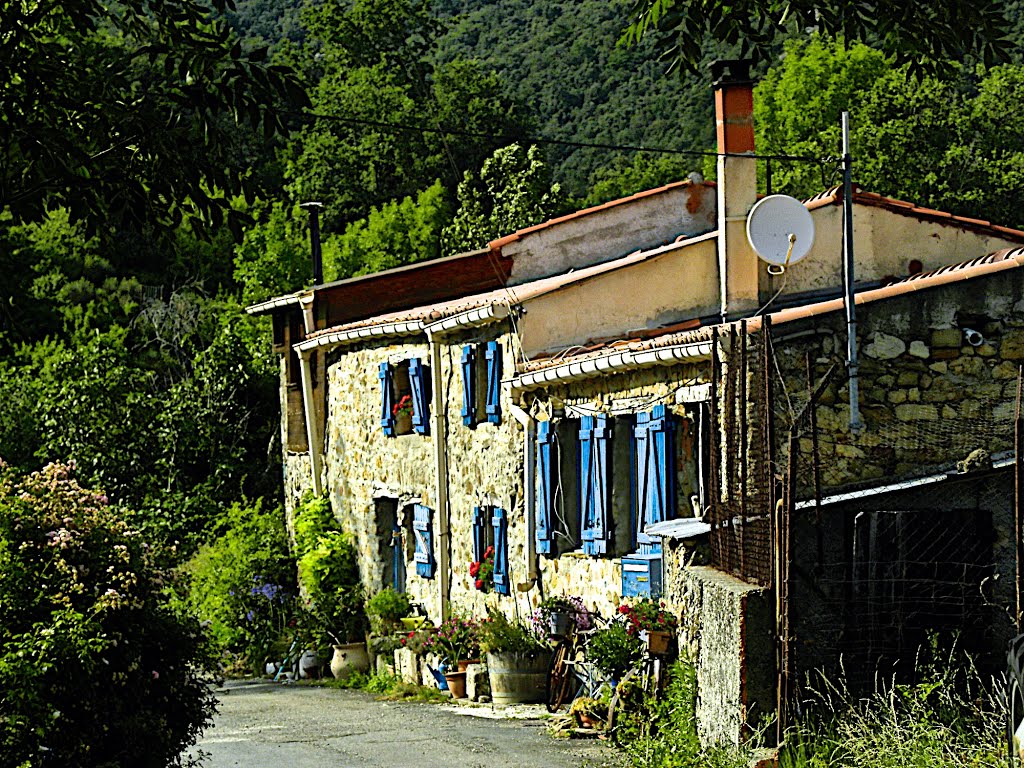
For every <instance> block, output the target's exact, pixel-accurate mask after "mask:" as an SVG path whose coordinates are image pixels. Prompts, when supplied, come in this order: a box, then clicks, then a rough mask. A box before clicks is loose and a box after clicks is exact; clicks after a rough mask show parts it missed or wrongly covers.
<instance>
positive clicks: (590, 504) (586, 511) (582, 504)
mask: <svg viewBox="0 0 1024 768" xmlns="http://www.w3.org/2000/svg"><path fill="white" fill-rule="evenodd" d="M593 441H594V417H593V416H584V417H583V418H581V419H580V441H579V444H578V449H579V461H577V462H576V469H577V472H578V475H577V483H576V486H577V488H579V510H580V537H581V538H582V540H583V548H584V549H586V547H587V542H590V541H593V540H594V524H593V519H594V494H593V486H594V482H593V477H592V474H593V472H592V467H593V450H592V449H591V446H592V444H593Z"/></svg>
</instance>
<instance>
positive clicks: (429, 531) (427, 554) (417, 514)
mask: <svg viewBox="0 0 1024 768" xmlns="http://www.w3.org/2000/svg"><path fill="white" fill-rule="evenodd" d="M412 533H413V536H414V537H415V539H416V555H415V557H414V558H413V559H414V560H415V562H416V573H417V574H419V575H420V576H422V577H423V578H424V579H432V578H434V525H433V510H431V509H430V507H426V506H424V505H422V504H414V505H413V517H412Z"/></svg>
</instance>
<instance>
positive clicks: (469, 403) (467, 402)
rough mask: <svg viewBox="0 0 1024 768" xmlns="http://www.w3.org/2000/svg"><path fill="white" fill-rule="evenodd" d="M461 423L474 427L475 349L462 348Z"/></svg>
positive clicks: (470, 345) (469, 346)
mask: <svg viewBox="0 0 1024 768" xmlns="http://www.w3.org/2000/svg"><path fill="white" fill-rule="evenodd" d="M462 423H463V424H465V425H466V426H467V427H475V426H476V347H474V346H473V345H472V344H467V345H466V346H464V347H463V348H462Z"/></svg>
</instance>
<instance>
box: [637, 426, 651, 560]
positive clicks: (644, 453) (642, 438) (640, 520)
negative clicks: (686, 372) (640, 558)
mask: <svg viewBox="0 0 1024 768" xmlns="http://www.w3.org/2000/svg"><path fill="white" fill-rule="evenodd" d="M650 427H651V415H650V414H649V413H638V414H637V415H636V425H635V426H634V428H633V471H634V472H635V474H636V492H635V493H634V498H633V541H634V542H635V543H636V544H638V545H639V544H649V543H650V542H651V538H650V537H649V536H648V535H647V534H645V533H644V527H645V526H646V524H647V519H648V517H649V505H650V499H651V492H650V487H651V475H650V467H651V460H650V449H651V440H650V434H651V432H650Z"/></svg>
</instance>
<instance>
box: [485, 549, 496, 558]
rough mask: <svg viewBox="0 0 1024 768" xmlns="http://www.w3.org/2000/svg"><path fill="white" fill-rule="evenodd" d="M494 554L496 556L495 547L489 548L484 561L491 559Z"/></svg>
mask: <svg viewBox="0 0 1024 768" xmlns="http://www.w3.org/2000/svg"><path fill="white" fill-rule="evenodd" d="M493 554H494V547H493V546H491V547H488V548H487V550H486V551H485V552H484V559H487V558H488V557H490V556H491V555H493Z"/></svg>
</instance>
